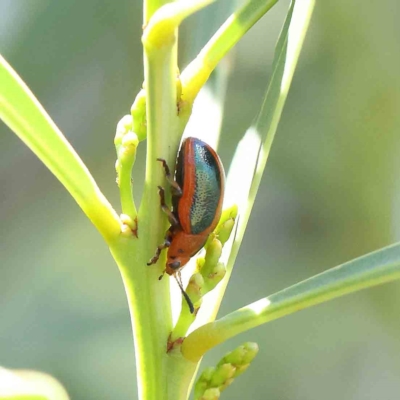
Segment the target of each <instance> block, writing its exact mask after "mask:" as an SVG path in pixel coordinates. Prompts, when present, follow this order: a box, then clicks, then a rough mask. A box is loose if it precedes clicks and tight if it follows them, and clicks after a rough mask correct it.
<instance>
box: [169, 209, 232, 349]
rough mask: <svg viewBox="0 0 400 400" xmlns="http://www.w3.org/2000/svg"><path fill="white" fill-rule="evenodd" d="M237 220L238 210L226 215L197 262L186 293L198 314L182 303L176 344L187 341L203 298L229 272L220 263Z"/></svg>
mask: <svg viewBox="0 0 400 400" xmlns="http://www.w3.org/2000/svg"><path fill="white" fill-rule="evenodd" d="M236 216H237V206H232V207H231V208H229V209H227V210H225V211H223V213H222V216H221V219H220V221H219V223H218V225H217V228H216V229H215V231H214V232H213V233H211V235H210V237H209V239H208V240H207V243H206V245H205V246H204V247H205V250H206V254H205V256H204V257H199V258H198V259H197V261H196V271H195V273H194V274H193V275H192V277H191V278H190V281H189V284H188V286H187V288H186V293H187V294H188V296H189V298H190V300H191V301H192V303H193V306H194V309H195V312H194V313H193V314H191V313H190V310H189V308H188V307H186V305H185V300H182V311H181V314H180V316H179V319H178V322H177V323H176V326H175V327H174V329H173V331H172V333H171V336H170V340H171V342H172V343H173V342H175V341H176V340H178V339H179V338H182V337H184V335H185V334H186V332H187V330H188V329H189V327H190V325H191V324H192V323H193V322H194V320H195V318H196V314H197V312H198V310H199V309H200V306H201V303H202V298H203V296H204V295H206V294H207V293H208V292H210V291H211V290H213V289H214V288H215V287H216V286H217V285H218V283H219V282H221V280H222V279H223V278H224V276H225V273H226V268H225V265H224V263H222V262H219V259H220V257H221V254H222V247H223V245H224V244H225V243H226V242H227V240H228V239H229V236H230V234H231V232H232V230H233V227H234V225H235V218H236Z"/></svg>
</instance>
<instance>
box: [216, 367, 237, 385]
mask: <svg viewBox="0 0 400 400" xmlns="http://www.w3.org/2000/svg"><path fill="white" fill-rule="evenodd" d="M235 371H236V368H235V367H234V366H233V365H232V364H222V365H219V366H217V368H216V369H215V372H214V374H213V376H212V378H211V381H210V386H211V387H220V386H222V385H224V383H225V382H226V381H227V380H228V379H231V378H233V376H234V374H235Z"/></svg>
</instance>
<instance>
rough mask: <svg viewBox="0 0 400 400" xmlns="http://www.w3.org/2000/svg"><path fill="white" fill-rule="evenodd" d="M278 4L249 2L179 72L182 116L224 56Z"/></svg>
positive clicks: (274, 0)
mask: <svg viewBox="0 0 400 400" xmlns="http://www.w3.org/2000/svg"><path fill="white" fill-rule="evenodd" d="M277 2H278V0H252V1H249V2H247V3H246V4H245V5H244V6H243V7H242V8H240V9H239V10H238V11H237V12H235V13H233V14H232V15H231V16H230V17H229V18H228V19H227V20H226V22H225V23H224V24H223V25H222V26H221V27H220V28H219V29H218V31H217V32H216V33H215V34H214V36H213V37H212V38H211V39H210V41H209V42H208V43H207V44H206V45H205V46H204V48H203V49H202V50H201V51H200V53H199V55H198V56H197V57H196V58H195V59H194V60H193V61H192V62H191V63H190V64H189V65H188V66H187V68H185V70H184V71H183V72H182V75H181V79H182V86H183V91H182V104H183V108H182V115H184V114H188V115H187V118H189V116H190V110H191V107H192V104H193V101H194V99H195V98H196V96H197V94H198V92H199V90H200V89H201V88H202V87H203V85H204V84H205V82H206V81H207V79H208V78H209V76H210V74H211V72H212V71H213V70H214V69H215V67H216V66H217V65H218V63H219V62H220V61H221V59H222V58H223V57H224V56H225V55H226V53H227V52H228V51H229V50H230V49H231V48H232V47H233V46H234V45H235V44H236V43H237V42H238V41H239V40H240V39H241V38H242V37H243V35H244V34H245V33H246V32H247V31H248V30H249V29H250V28H251V27H252V26H253V25H254V24H255V23H256V22H257V21H258V20H259V19H260V18H261V17H262V16H263V15H264V14H265V13H266V12H268V11H269V10H270V9H271V8H272V7H273V6H274V5H275V4H276V3H277Z"/></svg>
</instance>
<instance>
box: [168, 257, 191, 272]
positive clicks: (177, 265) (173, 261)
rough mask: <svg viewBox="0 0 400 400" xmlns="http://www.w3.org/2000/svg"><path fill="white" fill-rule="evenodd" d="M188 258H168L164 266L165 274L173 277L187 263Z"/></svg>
mask: <svg viewBox="0 0 400 400" xmlns="http://www.w3.org/2000/svg"><path fill="white" fill-rule="evenodd" d="M189 260H190V257H175V258H172V257H168V260H167V264H166V272H167V274H168V275H174V274H175V273H176V272H177V271H179V270H180V269H181V268H182V267H183V266H184V265H186V264H187V263H188V261H189Z"/></svg>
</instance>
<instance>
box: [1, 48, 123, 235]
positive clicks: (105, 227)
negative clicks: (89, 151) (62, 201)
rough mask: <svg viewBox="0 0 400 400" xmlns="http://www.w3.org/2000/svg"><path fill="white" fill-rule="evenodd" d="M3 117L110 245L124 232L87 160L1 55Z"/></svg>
mask: <svg viewBox="0 0 400 400" xmlns="http://www.w3.org/2000/svg"><path fill="white" fill-rule="evenodd" d="M0 82H1V93H0V117H1V118H2V119H3V121H4V122H5V123H6V124H7V125H8V126H9V127H10V129H12V130H13V131H14V132H15V133H16V134H17V135H18V136H19V137H20V139H21V140H22V141H23V142H24V143H25V144H26V145H27V146H28V147H29V148H30V149H31V150H32V151H33V152H34V153H35V154H36V156H37V157H38V158H39V159H40V160H41V161H42V162H43V163H44V164H45V165H46V167H47V168H48V169H49V170H50V171H51V172H52V173H53V174H54V175H55V176H56V178H57V179H58V180H59V181H60V182H61V183H62V184H63V185H64V186H65V188H66V189H67V190H68V192H69V193H70V194H71V196H72V197H73V198H74V199H75V201H76V202H77V203H78V205H79V206H80V207H81V209H82V210H83V212H84V213H85V214H86V215H87V217H88V218H89V219H90V220H91V221H92V223H93V224H94V225H95V226H96V228H97V229H98V230H99V232H100V233H101V234H102V235H103V237H104V239H105V240H106V242H107V243H110V242H112V241H113V240H115V239H116V238H117V237H118V235H119V234H120V231H121V224H120V221H119V218H118V215H117V214H116V212H115V211H114V209H113V208H112V206H111V205H110V203H109V202H108V201H107V199H106V198H105V197H104V195H103V194H102V193H101V191H100V189H99V188H98V186H97V184H96V182H95V181H94V179H93V177H92V176H91V175H90V172H89V171H88V169H87V168H86V166H85V164H84V163H83V161H82V160H81V159H80V158H79V156H78V154H77V153H76V152H75V150H74V149H73V148H72V146H71V145H70V143H69V142H68V141H67V139H66V138H65V137H64V136H63V134H62V133H61V131H60V130H59V129H58V127H57V126H56V124H55V123H54V122H53V121H52V119H51V118H50V116H49V115H48V114H47V113H46V111H45V110H44V108H43V107H42V105H41V104H40V103H39V101H38V100H37V99H36V98H35V96H34V95H33V93H32V92H31V91H30V90H29V88H28V87H27V86H26V84H25V83H24V82H23V81H22V79H21V78H20V77H19V76H18V75H17V73H16V72H15V71H14V70H13V69H12V67H11V66H10V65H9V64H8V63H7V62H6V60H5V59H4V58H2V57H1V56H0Z"/></svg>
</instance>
